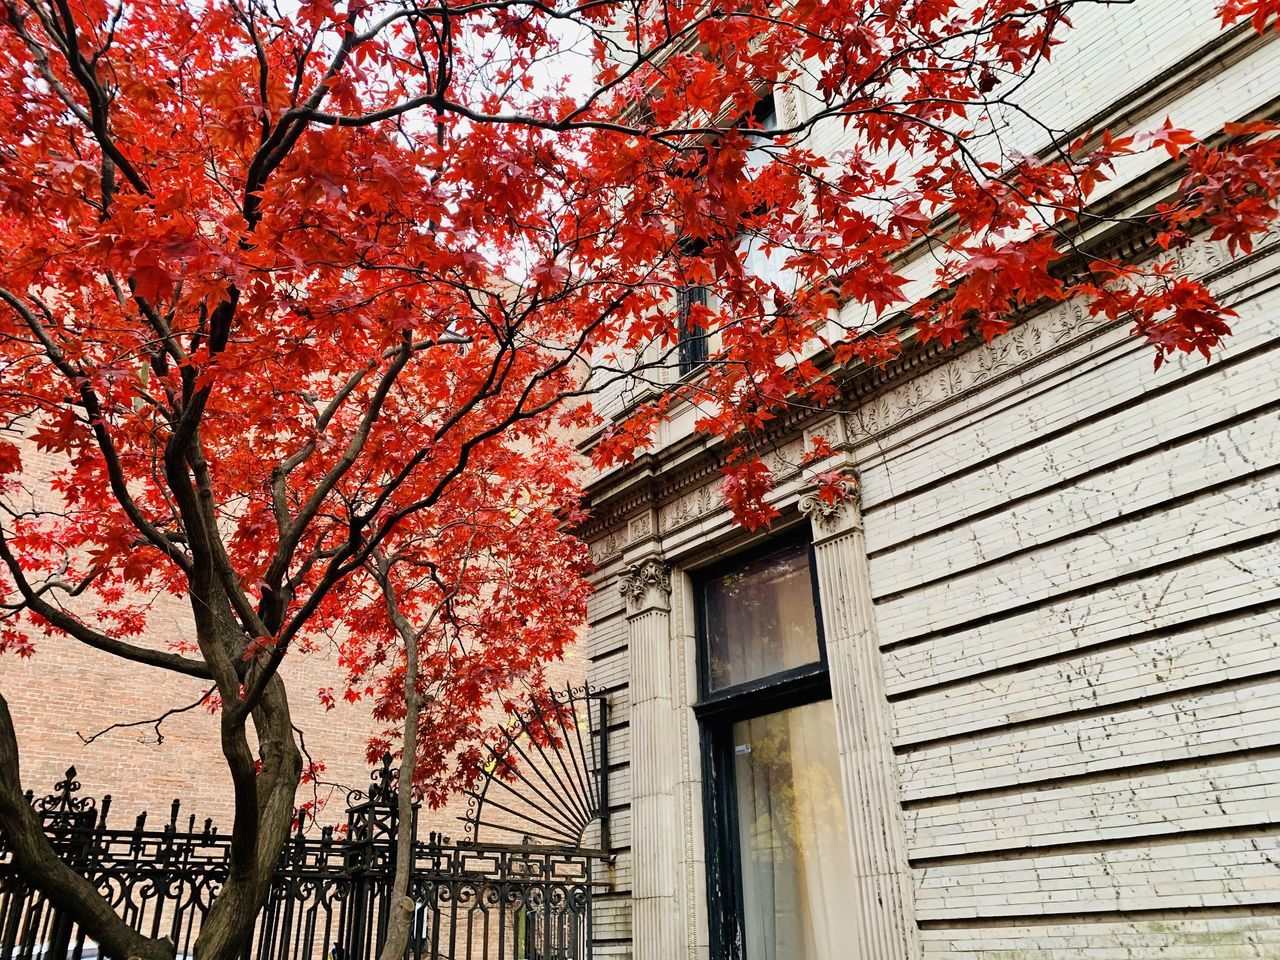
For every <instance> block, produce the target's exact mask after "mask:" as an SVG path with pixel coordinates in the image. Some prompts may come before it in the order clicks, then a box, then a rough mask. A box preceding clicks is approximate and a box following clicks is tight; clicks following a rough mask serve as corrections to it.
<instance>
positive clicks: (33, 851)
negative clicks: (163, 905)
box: [0, 695, 174, 960]
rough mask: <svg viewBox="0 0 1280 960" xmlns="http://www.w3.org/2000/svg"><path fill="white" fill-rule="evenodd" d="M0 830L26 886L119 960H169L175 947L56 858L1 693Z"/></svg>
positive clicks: (6, 702)
mask: <svg viewBox="0 0 1280 960" xmlns="http://www.w3.org/2000/svg"><path fill="white" fill-rule="evenodd" d="M0 828H2V829H3V830H4V835H5V839H6V840H7V841H8V844H9V848H10V849H11V850H12V851H13V859H14V862H15V863H16V864H17V865H18V868H19V869H20V870H21V871H22V873H23V876H24V878H25V880H26V882H27V883H28V884H30V885H31V886H32V887H35V888H36V889H37V890H39V891H41V892H42V893H43V894H44V895H45V896H46V897H48V898H49V900H50V902H52V903H53V904H54V905H55V906H57V907H58V909H60V910H63V911H64V912H66V913H67V915H68V916H70V917H71V918H72V919H73V920H74V921H75V922H76V923H78V924H79V925H80V929H82V930H83V931H84V932H85V934H86V935H87V936H89V937H92V938H93V939H94V940H96V941H97V942H98V943H99V944H100V945H101V946H102V948H103V951H104V952H105V953H106V954H107V955H108V956H110V957H114V958H117V960H133V958H138V960H173V955H174V947H173V943H172V942H171V941H169V940H165V939H152V938H151V937H144V936H143V935H142V934H140V933H138V932H137V931H136V930H134V929H133V928H132V927H130V926H129V925H128V924H127V923H125V922H124V921H123V920H121V919H120V918H119V917H118V916H116V913H115V911H114V910H112V909H111V905H110V904H109V903H107V901H106V900H104V899H103V897H102V894H101V893H99V892H98V891H97V889H96V888H95V887H94V886H93V884H91V883H90V882H89V881H88V880H86V879H85V878H84V877H82V876H80V875H79V874H77V873H76V872H75V871H74V870H72V869H71V868H70V867H68V866H67V865H66V864H65V863H63V862H62V860H61V859H60V858H59V857H58V855H57V853H55V852H54V849H53V847H52V846H50V844H49V840H48V838H47V837H46V836H45V835H44V830H43V828H42V826H41V823H40V818H39V817H38V816H36V813H35V811H34V810H32V809H31V806H30V804H28V803H27V798H26V797H25V796H24V795H23V792H22V779H21V776H20V770H19V766H18V739H17V735H16V734H15V733H14V729H13V718H12V717H11V716H10V714H9V704H8V701H6V700H5V698H4V696H3V695H0Z"/></svg>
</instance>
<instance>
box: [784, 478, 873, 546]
mask: <svg viewBox="0 0 1280 960" xmlns="http://www.w3.org/2000/svg"><path fill="white" fill-rule="evenodd" d="M799 507H800V513H801V514H803V515H804V516H806V517H808V518H809V521H810V522H811V523H812V524H813V539H814V540H815V541H822V540H827V539H829V538H831V537H836V536H839V535H840V534H842V533H849V532H851V531H853V530H861V529H862V494H861V492H860V488H859V487H858V484H857V482H856V481H855V480H853V479H847V480H844V481H841V488H840V490H839V491H838V492H837V496H836V497H834V498H832V497H831V495H830V492H829V491H828V492H826V493H825V494H824V492H823V491H821V490H812V491H810V492H808V493H806V494H804V495H803V496H802V497H801V498H800V503H799Z"/></svg>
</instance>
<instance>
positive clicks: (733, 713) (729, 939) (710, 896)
mask: <svg viewBox="0 0 1280 960" xmlns="http://www.w3.org/2000/svg"><path fill="white" fill-rule="evenodd" d="M801 544H803V545H804V546H806V547H807V549H808V555H809V581H810V585H811V588H812V591H813V609H814V620H815V624H816V627H817V640H818V659H817V660H816V661H814V662H813V663H808V664H803V665H801V666H799V667H792V668H790V669H788V670H783V671H780V672H778V673H774V674H769V675H768V676H765V677H761V678H758V679H756V680H750V681H747V682H745V683H739V684H735V685H733V686H730V687H722V688H720V689H717V690H714V691H713V690H712V687H711V667H710V659H709V656H708V649H707V643H708V640H707V618H706V588H707V584H708V583H709V582H710V581H712V580H714V579H716V578H717V577H720V576H723V575H724V574H725V573H729V572H731V571H733V570H737V569H740V568H741V567H742V566H743V565H744V564H747V563H750V562H752V561H753V560H758V559H761V558H763V557H767V556H769V555H771V554H773V553H777V552H778V551H780V550H784V549H786V548H788V547H794V546H798V545H801ZM690 577H691V579H692V581H693V588H694V589H693V597H694V614H695V630H694V634H695V642H696V644H697V651H696V660H697V672H698V701H697V702H696V703H695V704H694V705H693V711H694V715H695V716H696V717H697V719H698V723H699V726H700V728H701V733H702V736H701V741H702V777H703V791H702V796H703V804H702V809H703V826H704V836H705V837H706V870H707V875H706V889H707V922H708V926H709V928H710V929H709V931H708V933H709V935H710V947H711V956H713V957H716V958H717V960H752V958H750V957H744V952H745V945H744V934H743V925H742V916H743V912H744V908H743V900H744V897H743V890H742V872H741V870H740V868H739V866H740V863H741V856H742V851H741V848H740V841H739V833H738V806H737V797H736V783H735V780H734V744H733V725H734V724H735V723H737V722H739V721H742V720H751V719H754V718H756V717H761V716H765V715H766V714H770V713H777V712H779V711H781V710H787V709H789V708H791V707H800V706H804V705H805V704H809V703H817V702H820V701H822V700H830V699H831V679H830V674H829V671H828V666H827V644H826V637H825V634H824V632H823V623H822V603H821V598H820V596H819V592H818V567H817V557H816V556H815V554H814V549H813V538H812V535H811V531H810V529H809V527H808V525H807V524H802V525H801V526H799V527H797V528H794V529H792V530H790V531H787V532H786V533H783V534H780V535H779V536H776V537H770V538H769V539H768V540H766V541H764V542H763V543H760V544H758V545H756V546H754V547H752V548H749V549H747V550H744V551H742V552H740V553H736V554H734V555H732V556H730V557H728V558H726V559H724V560H720V561H717V562H716V563H714V564H712V565H710V566H707V567H704V568H701V569H698V570H694V571H691V572H690ZM756 960H758V958H756Z"/></svg>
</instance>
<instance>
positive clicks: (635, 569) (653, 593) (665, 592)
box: [618, 557, 671, 613]
mask: <svg viewBox="0 0 1280 960" xmlns="http://www.w3.org/2000/svg"><path fill="white" fill-rule="evenodd" d="M618 591H619V592H620V593H621V594H622V595H623V597H625V598H626V601H627V609H628V611H629V612H631V613H639V612H640V611H642V610H648V609H650V608H652V607H662V608H664V609H665V607H666V604H667V598H668V597H669V596H670V595H671V568H670V567H669V566H667V565H666V564H665V563H663V562H662V561H661V560H659V559H658V558H656V557H650V558H649V559H648V560H641V561H640V562H638V563H633V564H632V565H631V566H630V567H628V568H627V570H626V572H625V573H623V575H622V580H621V581H620V582H619V583H618Z"/></svg>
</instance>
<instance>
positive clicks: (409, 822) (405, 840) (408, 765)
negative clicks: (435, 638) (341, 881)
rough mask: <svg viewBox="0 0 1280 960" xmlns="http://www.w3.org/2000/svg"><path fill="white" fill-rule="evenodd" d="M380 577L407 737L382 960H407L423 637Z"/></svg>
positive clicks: (383, 573)
mask: <svg viewBox="0 0 1280 960" xmlns="http://www.w3.org/2000/svg"><path fill="white" fill-rule="evenodd" d="M380 574H381V575H380V576H379V579H380V580H381V583H382V592H383V596H384V597H385V599H386V603H387V612H388V614H389V615H390V617H391V622H392V623H393V624H394V625H395V628H396V632H398V633H399V634H400V638H401V639H402V640H403V641H404V734H403V738H402V739H403V743H402V749H401V757H400V776H399V778H398V779H397V780H396V823H397V827H398V829H397V831H396V872H395V876H394V877H393V878H392V881H391V910H390V911H389V916H388V918H387V931H386V936H385V938H384V939H383V941H382V951H381V953H380V954H379V955H378V960H403V958H404V955H405V949H406V948H407V947H408V945H409V931H410V929H411V927H412V924H413V915H414V912H415V911H416V909H417V904H415V903H414V901H413V898H412V897H411V896H409V880H410V878H411V877H412V875H413V855H414V848H415V847H416V845H417V840H418V837H417V821H416V820H415V819H414V816H413V777H414V771H415V770H417V767H418V718H419V716H420V713H421V709H422V704H421V700H420V698H419V695H418V637H419V634H418V632H417V631H415V630H414V629H413V627H412V625H411V624H410V623H409V621H408V620H407V619H405V617H404V615H403V614H402V613H401V612H400V608H399V606H398V605H397V603H396V598H395V591H394V588H393V587H392V585H391V580H390V577H389V576H388V575H387V573H386V568H385V567H383V568H382V570H381V571H380Z"/></svg>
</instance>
